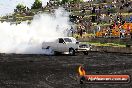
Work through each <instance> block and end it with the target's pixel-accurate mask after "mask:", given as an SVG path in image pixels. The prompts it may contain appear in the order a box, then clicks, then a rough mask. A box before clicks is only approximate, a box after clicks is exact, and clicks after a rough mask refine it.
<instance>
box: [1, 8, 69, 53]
mask: <svg viewBox="0 0 132 88" xmlns="http://www.w3.org/2000/svg"><path fill="white" fill-rule="evenodd" d="M68 16H69V14H68V13H67V12H66V11H65V10H64V9H63V8H59V9H57V10H56V11H55V13H54V14H39V15H36V16H34V19H33V21H32V22H31V24H27V22H23V23H21V24H18V25H15V24H13V25H10V23H7V22H4V23H0V53H16V54H43V53H45V51H42V49H41V43H42V42H43V41H50V40H53V39H54V38H55V37H63V36H66V34H67V31H66V30H67V28H68V29H70V27H71V26H70V24H71V23H70V22H69V17H68Z"/></svg>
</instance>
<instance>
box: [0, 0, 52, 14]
mask: <svg viewBox="0 0 132 88" xmlns="http://www.w3.org/2000/svg"><path fill="white" fill-rule="evenodd" d="M34 1H35V0H0V16H1V15H6V14H8V13H12V12H13V11H14V9H15V7H16V5H17V4H18V3H23V4H24V5H26V6H28V7H29V8H30V7H31V5H32V4H33V2H34ZM48 1H49V0H42V2H43V6H44V5H45V4H46V2H48Z"/></svg>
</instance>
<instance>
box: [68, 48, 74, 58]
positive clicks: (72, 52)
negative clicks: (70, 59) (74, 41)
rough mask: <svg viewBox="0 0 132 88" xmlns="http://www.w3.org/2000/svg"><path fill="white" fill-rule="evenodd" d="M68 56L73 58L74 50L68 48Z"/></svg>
mask: <svg viewBox="0 0 132 88" xmlns="http://www.w3.org/2000/svg"><path fill="white" fill-rule="evenodd" d="M69 54H70V55H71V56H74V55H75V50H74V49H73V48H70V49H69Z"/></svg>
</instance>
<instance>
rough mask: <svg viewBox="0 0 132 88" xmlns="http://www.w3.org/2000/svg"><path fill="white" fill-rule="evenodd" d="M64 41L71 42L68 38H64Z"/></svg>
mask: <svg viewBox="0 0 132 88" xmlns="http://www.w3.org/2000/svg"><path fill="white" fill-rule="evenodd" d="M64 40H65V42H72V40H71V39H69V38H64Z"/></svg>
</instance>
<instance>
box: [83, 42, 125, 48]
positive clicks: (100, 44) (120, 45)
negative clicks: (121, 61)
mask: <svg viewBox="0 0 132 88" xmlns="http://www.w3.org/2000/svg"><path fill="white" fill-rule="evenodd" d="M81 43H85V44H91V45H94V46H111V47H126V45H125V44H119V43H100V42H81Z"/></svg>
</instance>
